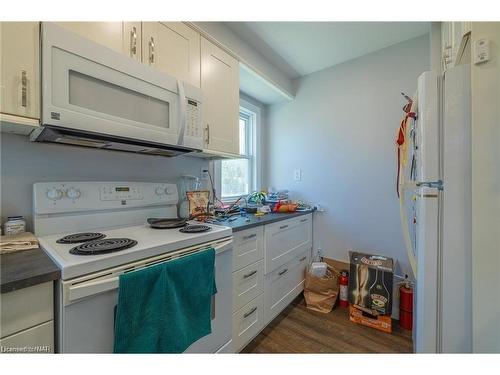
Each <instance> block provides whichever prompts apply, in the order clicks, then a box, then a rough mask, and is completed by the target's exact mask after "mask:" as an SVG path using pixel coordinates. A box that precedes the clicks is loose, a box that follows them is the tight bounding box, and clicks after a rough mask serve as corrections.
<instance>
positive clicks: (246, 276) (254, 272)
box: [243, 270, 257, 279]
mask: <svg viewBox="0 0 500 375" xmlns="http://www.w3.org/2000/svg"><path fill="white" fill-rule="evenodd" d="M256 273H257V270H255V271H252V272H250V273H247V274H246V275H243V278H244V279H248V278H249V277H250V276H253V275H255V274H256Z"/></svg>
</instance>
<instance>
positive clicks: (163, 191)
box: [155, 186, 165, 195]
mask: <svg viewBox="0 0 500 375" xmlns="http://www.w3.org/2000/svg"><path fill="white" fill-rule="evenodd" d="M155 193H156V195H163V194H165V189H164V188H162V187H161V186H158V187H157V188H156V190H155Z"/></svg>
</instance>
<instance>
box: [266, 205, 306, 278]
mask: <svg viewBox="0 0 500 375" xmlns="http://www.w3.org/2000/svg"><path fill="white" fill-rule="evenodd" d="M264 244H265V245H264V251H265V253H266V256H265V271H266V274H268V273H270V272H273V271H274V270H276V269H278V268H279V267H281V266H282V265H284V264H285V263H287V262H289V261H290V260H292V259H293V258H295V257H296V256H297V255H298V254H301V253H303V252H304V251H305V250H307V249H310V248H311V246H312V214H308V215H302V216H298V217H294V218H292V219H288V220H283V221H278V222H276V223H272V224H269V225H266V226H265V228H264Z"/></svg>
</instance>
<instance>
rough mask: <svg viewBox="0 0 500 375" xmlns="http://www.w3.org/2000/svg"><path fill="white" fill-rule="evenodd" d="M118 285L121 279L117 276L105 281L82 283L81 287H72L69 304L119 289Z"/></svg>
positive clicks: (70, 288)
mask: <svg viewBox="0 0 500 375" xmlns="http://www.w3.org/2000/svg"><path fill="white" fill-rule="evenodd" d="M118 285H119V278H118V277H117V276H116V277H111V278H107V279H103V280H96V281H91V282H87V283H82V284H81V285H73V286H70V287H69V295H68V301H67V303H71V302H73V301H75V300H78V299H81V298H85V297H88V296H91V295H94V294H98V293H102V292H107V291H109V290H113V289H117V288H118Z"/></svg>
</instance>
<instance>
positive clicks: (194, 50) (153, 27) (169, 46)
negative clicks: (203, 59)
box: [142, 22, 200, 87]
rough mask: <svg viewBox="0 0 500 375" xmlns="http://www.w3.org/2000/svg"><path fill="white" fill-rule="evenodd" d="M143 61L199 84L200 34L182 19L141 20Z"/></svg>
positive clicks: (197, 85) (184, 79) (193, 83)
mask: <svg viewBox="0 0 500 375" xmlns="http://www.w3.org/2000/svg"><path fill="white" fill-rule="evenodd" d="M142 33H143V42H142V56H143V62H144V63H147V64H149V65H151V66H154V67H155V68H156V69H158V70H161V71H163V72H165V73H167V74H170V75H172V76H174V77H176V78H179V79H181V80H182V81H185V82H188V83H190V84H191V85H193V86H196V87H200V34H198V33H197V32H196V31H195V30H193V29H191V28H190V27H188V26H186V25H184V24H183V23H182V22H143V24H142Z"/></svg>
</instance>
